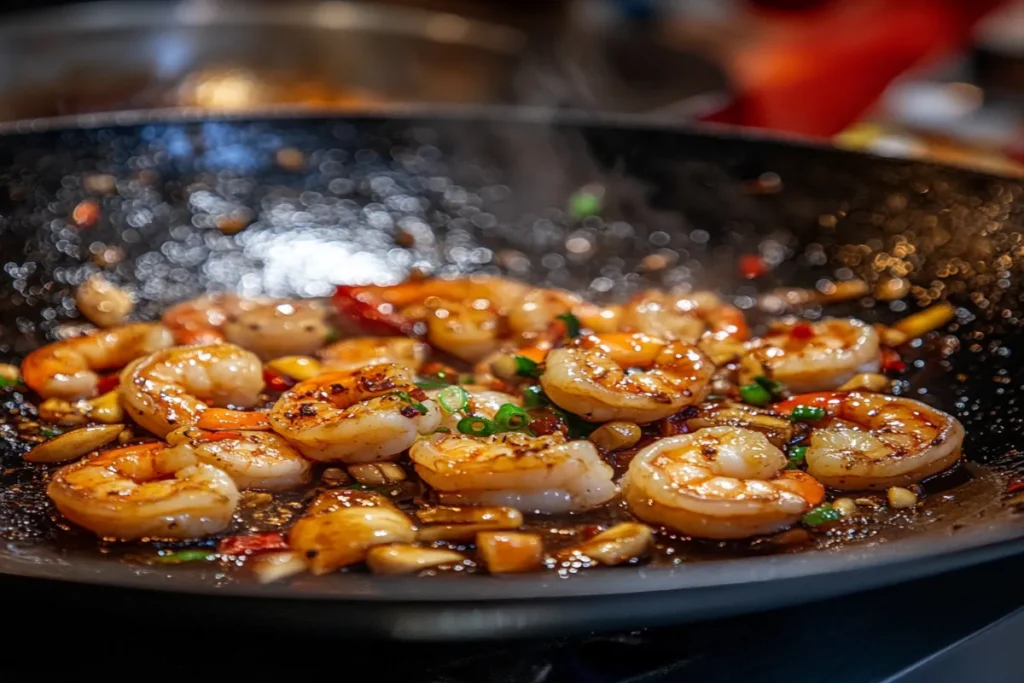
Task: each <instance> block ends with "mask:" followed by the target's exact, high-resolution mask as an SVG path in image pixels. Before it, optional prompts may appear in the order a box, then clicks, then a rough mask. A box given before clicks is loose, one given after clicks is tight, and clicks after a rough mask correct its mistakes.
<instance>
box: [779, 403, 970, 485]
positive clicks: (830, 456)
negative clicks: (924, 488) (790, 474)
mask: <svg viewBox="0 0 1024 683" xmlns="http://www.w3.org/2000/svg"><path fill="white" fill-rule="evenodd" d="M789 403H791V404H799V405H814V406H818V407H824V408H825V409H826V410H827V411H828V412H829V414H830V415H831V416H832V417H831V419H829V420H828V421H827V422H826V423H824V424H823V425H821V426H818V425H815V426H816V429H814V431H813V432H811V443H810V445H809V446H808V448H807V452H806V456H805V457H806V459H807V471H808V472H809V473H810V474H812V475H813V476H814V477H816V478H817V479H819V480H820V481H821V482H822V483H824V484H826V485H828V486H831V487H832V488H837V489H844V490H857V489H885V488H888V487H890V486H905V485H907V484H912V483H914V482H918V481H921V480H922V479H925V478H926V477H930V476H932V475H933V474H938V473H939V472H942V471H944V470H947V469H949V468H950V467H952V466H953V465H954V464H956V462H957V460H959V459H960V455H961V451H960V449H961V446H962V445H963V441H964V428H963V425H961V424H960V422H959V420H957V419H956V418H954V417H953V416H952V415H948V414H946V413H944V412H942V411H941V410H936V409H935V408H932V407H931V406H929V405H926V404H924V403H921V402H920V401H915V400H913V399H910V398H905V397H902V396H886V395H883V394H873V393H869V392H860V391H851V392H848V393H843V392H830V393H825V394H813V395H811V396H797V397H796V398H794V399H791V400H790V402H789Z"/></svg>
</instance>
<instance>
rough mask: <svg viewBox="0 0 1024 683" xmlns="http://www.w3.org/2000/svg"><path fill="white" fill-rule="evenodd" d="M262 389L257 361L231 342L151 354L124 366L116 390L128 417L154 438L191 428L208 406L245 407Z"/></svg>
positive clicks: (254, 400) (260, 369)
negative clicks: (175, 430)
mask: <svg viewBox="0 0 1024 683" xmlns="http://www.w3.org/2000/svg"><path fill="white" fill-rule="evenodd" d="M262 390H263V365H262V363H260V359H259V358H257V357H256V356H255V355H254V354H252V353H251V352H249V351H246V350H245V349H242V348H239V347H238V346H234V345H233V344H208V345H205V346H180V347H175V348H171V349H164V350H163V351H157V352H156V353H153V354H150V355H149V356H146V357H144V358H140V359H138V360H136V361H134V362H133V363H132V364H131V365H129V366H128V367H126V368H125V369H124V370H123V371H122V372H121V384H120V387H119V389H118V391H119V393H120V397H121V402H122V403H123V404H124V407H125V410H126V411H127V412H128V414H129V415H131V417H132V419H134V420H135V421H136V422H137V423H138V424H139V425H141V426H142V427H144V428H146V429H148V430H149V431H151V432H153V433H154V434H156V435H157V436H164V435H165V434H167V433H168V432H170V431H172V430H174V429H177V428H178V427H183V426H187V425H194V424H196V423H197V422H199V420H200V418H201V417H202V415H203V413H204V412H206V410H207V409H208V404H209V403H213V404H215V405H218V406H232V407H236V408H248V407H251V406H253V405H255V404H256V402H257V400H259V395H260V392H261V391H262Z"/></svg>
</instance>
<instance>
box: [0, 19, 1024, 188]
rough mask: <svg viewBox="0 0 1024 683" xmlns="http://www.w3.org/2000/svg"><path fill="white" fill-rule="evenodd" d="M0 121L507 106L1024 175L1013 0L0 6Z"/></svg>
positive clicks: (1023, 102) (1022, 39) (1020, 42)
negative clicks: (739, 129)
mask: <svg viewBox="0 0 1024 683" xmlns="http://www.w3.org/2000/svg"><path fill="white" fill-rule="evenodd" d="M4 8H5V9H3V10H2V11H3V16H0V121H16V120H21V119H32V118H39V117H53V116H68V115H80V114H89V113H96V112H109V111H118V110H133V109H135V110H138V109H152V108H188V109H199V110H205V111H211V112H232V113H237V112H245V111H261V112H262V111H266V110H268V109H277V108H285V109H289V110H294V109H296V108H300V109H310V110H317V111H353V110H361V109H380V108H387V107H395V106H400V107H407V106H410V105H426V104H429V105H438V104H441V105H446V106H458V105H467V104H485V105H491V104H519V105H531V106H541V107H564V108H574V109H584V110H588V111H605V112H624V113H645V114H654V115H657V116H661V117H671V118H674V119H677V120H679V121H683V122H691V123H693V122H705V123H708V122H710V123H715V124H718V125H729V126H744V127H752V128H758V129H762V130H769V131H774V132H777V133H782V134H786V135H798V136H806V137H811V138H815V139H818V140H828V141H832V142H834V143H835V144H838V145H841V146H845V147H849V148H854V149H868V150H871V151H873V152H876V153H879V154H884V155H890V156H905V157H919V158H931V159H937V160H941V161H944V162H947V163H954V164H959V165H965V166H969V167H973V168H978V169H983V170H987V171H991V172H996V173H1002V174H1008V175H1024V0H377V1H373V0H362V1H360V0H332V1H326V2H304V1H302V0H278V1H276V2H275V1H272V0H263V1H261V2H244V1H241V0H236V1H231V2H220V1H214V0H181V1H177V2H174V1H167V0H127V1H125V0H122V1H115V2H110V1H96V2H78V3H68V2H54V1H53V0H33V1H32V2H27V1H24V0H18V1H17V2H7V3H4Z"/></svg>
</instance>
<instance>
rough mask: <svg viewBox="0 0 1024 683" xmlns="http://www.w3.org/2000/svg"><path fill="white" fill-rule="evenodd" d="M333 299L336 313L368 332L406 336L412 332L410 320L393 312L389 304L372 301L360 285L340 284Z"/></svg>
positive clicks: (411, 334)
mask: <svg viewBox="0 0 1024 683" xmlns="http://www.w3.org/2000/svg"><path fill="white" fill-rule="evenodd" d="M333 301H334V306H335V308H337V309H338V313H340V314H341V315H343V316H345V317H346V318H348V319H350V320H352V321H353V322H354V323H355V324H356V325H358V326H359V327H360V328H361V329H363V330H365V331H366V332H369V333H370V334H377V335H382V336H391V335H404V336H407V337H409V336H413V334H414V330H413V323H412V321H411V320H409V319H408V318H406V317H404V316H401V315H398V314H397V313H394V312H393V310H392V309H391V308H390V305H387V306H388V308H384V305H382V304H379V303H377V302H374V301H373V300H372V296H371V295H370V294H369V293H367V292H365V291H362V288H361V287H352V286H349V285H341V286H339V287H338V288H337V289H335V290H334V297H333ZM382 308H384V310H382Z"/></svg>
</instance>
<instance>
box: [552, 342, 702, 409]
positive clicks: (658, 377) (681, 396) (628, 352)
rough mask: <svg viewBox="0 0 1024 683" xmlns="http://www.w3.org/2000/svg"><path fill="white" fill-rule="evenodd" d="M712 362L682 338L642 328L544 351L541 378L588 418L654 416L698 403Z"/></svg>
mask: <svg viewBox="0 0 1024 683" xmlns="http://www.w3.org/2000/svg"><path fill="white" fill-rule="evenodd" d="M713 373H714V366H713V365H712V364H711V362H710V361H709V360H708V359H707V358H706V357H705V356H704V354H703V353H702V352H701V351H700V350H699V349H697V348H696V347H694V346H691V345H690V344H687V343H686V342H681V341H676V342H665V341H661V340H658V339H654V338H653V337H648V336H647V335H643V334H633V335H602V336H600V337H596V336H590V337H581V338H579V339H577V340H576V341H575V342H574V344H573V345H572V346H570V347H566V348H562V349H555V350H554V351H551V352H550V353H548V355H547V359H546V360H545V370H544V374H543V375H541V378H540V383H541V385H542V386H543V387H544V391H545V393H547V395H548V397H549V398H550V399H551V400H552V401H554V403H555V404H557V405H558V406H559V407H560V408H563V409H565V410H568V411H569V412H571V413H575V414H576V415H579V416H580V417H582V418H583V419H584V420H588V421H590V422H607V421H609V420H630V421H632V422H640V423H645V422H653V421H655V420H660V419H662V418H665V417H668V416H669V415H672V414H674V413H677V412H679V411H680V410H681V409H683V408H685V407H686V406H690V405H694V404H697V403H700V402H701V401H702V400H703V399H704V397H705V396H707V394H708V392H709V391H710V388H711V378H712V374H713Z"/></svg>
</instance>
